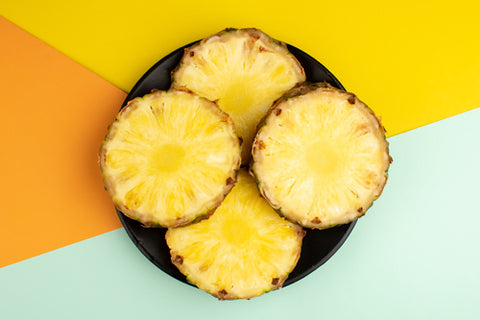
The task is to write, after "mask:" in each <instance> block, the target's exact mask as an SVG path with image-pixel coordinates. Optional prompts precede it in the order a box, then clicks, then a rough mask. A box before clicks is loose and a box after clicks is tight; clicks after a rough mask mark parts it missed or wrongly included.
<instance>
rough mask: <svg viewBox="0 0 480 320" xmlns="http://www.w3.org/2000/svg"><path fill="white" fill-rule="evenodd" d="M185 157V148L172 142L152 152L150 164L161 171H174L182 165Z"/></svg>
mask: <svg viewBox="0 0 480 320" xmlns="http://www.w3.org/2000/svg"><path fill="white" fill-rule="evenodd" d="M184 158H185V150H184V149H183V148H182V147H180V146H178V145H172V144H164V145H162V146H160V147H159V148H158V149H157V150H155V151H154V152H152V156H151V159H150V166H151V167H152V168H156V169H157V170H158V171H159V172H163V173H174V172H176V171H177V170H178V168H179V167H180V166H181V164H182V162H183V160H184Z"/></svg>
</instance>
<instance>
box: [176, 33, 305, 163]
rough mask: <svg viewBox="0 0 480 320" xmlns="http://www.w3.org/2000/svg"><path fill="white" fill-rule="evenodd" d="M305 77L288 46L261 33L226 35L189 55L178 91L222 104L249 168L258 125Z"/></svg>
mask: <svg viewBox="0 0 480 320" xmlns="http://www.w3.org/2000/svg"><path fill="white" fill-rule="evenodd" d="M304 80H305V73H304V70H303V68H302V66H301V65H300V63H299V62H298V61H297V59H296V58H295V57H294V56H293V55H292V54H291V53H290V52H289V51H288V49H287V47H286V45H285V44H283V43H281V42H279V41H277V40H274V39H272V38H270V37H269V36H268V35H266V34H265V33H263V32H261V31H260V30H258V29H226V30H224V31H222V32H220V33H217V34H215V35H212V36H210V37H208V38H205V39H203V40H202V41H200V42H199V43H197V44H195V45H193V46H191V47H190V48H188V49H186V50H185V53H184V56H183V58H182V60H181V61H180V64H179V66H178V67H177V69H176V70H175V71H174V72H173V75H172V87H181V86H184V87H187V88H189V89H190V90H192V91H194V92H195V93H197V94H199V95H200V96H203V97H206V98H207V99H209V100H212V101H216V102H217V103H218V105H219V107H220V109H222V110H223V111H225V112H227V113H228V114H229V115H230V116H231V117H232V119H233V121H234V122H235V125H236V128H237V133H238V135H239V136H240V137H241V138H242V139H243V145H242V162H243V164H248V163H249V161H250V157H251V152H250V151H251V146H252V141H253V138H254V136H255V132H256V126H257V124H258V122H259V121H260V120H261V119H262V118H263V117H264V116H265V114H266V113H267V112H268V110H269V108H270V106H271V105H272V104H273V102H274V101H275V100H276V99H278V98H279V97H280V96H281V95H282V94H283V93H284V92H285V91H287V90H289V89H291V88H292V87H293V86H294V85H295V84H296V83H298V82H302V81H304Z"/></svg>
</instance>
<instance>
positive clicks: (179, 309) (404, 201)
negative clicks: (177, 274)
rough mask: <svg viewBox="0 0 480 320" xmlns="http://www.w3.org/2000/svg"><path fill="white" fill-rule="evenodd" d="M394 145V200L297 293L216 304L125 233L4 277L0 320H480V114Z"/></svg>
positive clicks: (21, 266)
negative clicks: (176, 277)
mask: <svg viewBox="0 0 480 320" xmlns="http://www.w3.org/2000/svg"><path fill="white" fill-rule="evenodd" d="M389 141H390V150H391V154H392V156H393V158H394V162H393V164H392V167H391V169H390V178H389V181H388V183H387V186H386V188H385V191H384V194H383V195H382V197H381V198H380V199H379V200H377V202H376V203H375V204H374V206H373V207H372V209H371V210H370V211H369V212H368V213H367V215H366V216H365V217H363V218H361V219H360V220H359V221H358V223H357V225H356V227H355V229H354V230H353V233H352V234H351V236H350V237H349V238H348V239H347V242H346V243H345V244H344V245H343V246H342V248H341V249H340V250H339V251H338V252H337V253H336V254H335V255H334V256H333V257H332V259H330V260H329V261H328V262H327V263H326V264H325V265H323V266H322V267H321V268H320V269H317V270H316V271H315V272H313V273H312V274H311V275H309V276H308V277H306V278H304V279H303V280H301V281H299V282H297V283H295V284H293V285H290V286H288V287H286V288H283V289H281V290H278V291H275V292H271V293H268V294H265V295H263V296H261V297H258V298H254V299H252V300H250V301H223V302H221V301H217V300H216V299H215V298H213V297H211V296H209V295H207V294H206V293H203V292H201V291H200V290H198V289H195V288H193V287H190V286H187V285H185V284H182V283H181V282H178V281H177V280H174V279H173V278H170V277H169V276H167V275H166V274H164V273H163V272H162V271H160V270H159V269H157V268H156V267H155V266H154V265H153V264H151V263H150V262H149V261H148V260H147V259H146V258H144V257H143V255H142V254H141V253H140V252H139V251H138V250H137V249H136V248H135V246H134V245H133V243H132V242H131V241H130V240H129V238H128V237H127V235H126V233H125V232H124V231H123V229H119V230H115V231H113V232H110V233H107V234H104V235H101V236H98V237H95V238H92V239H89V240H86V241H83V242H79V243H77V244H74V245H71V246H69V247H66V248H62V249H59V250H56V251H53V252H50V253H47V254H44V255H41V256H38V257H35V258H32V259H29V260H26V261H23V262H20V263H17V264H14V265H11V266H7V267H5V268H2V269H0V318H1V319H167V318H179V319H186V318H195V319H206V318H221V319H249V320H250V319H292V318H293V319H297V318H304V319H305V318H313V319H353V318H355V319H452V318H454V319H480V250H479V244H480V231H479V226H480V209H479V205H478V203H479V199H480V194H479V191H480V188H479V181H480V171H479V164H480V109H475V110H473V111H470V112H467V113H464V114H460V115H458V116H455V117H453V118H449V119H446V120H443V121H440V122H437V123H434V124H431V125H429V126H426V127H422V128H419V129H416V130H413V131H410V132H407V133H403V134H401V135H398V136H395V137H393V138H390V139H389ZM112 214H114V212H113V211H112ZM32 241H34V240H33V239H32Z"/></svg>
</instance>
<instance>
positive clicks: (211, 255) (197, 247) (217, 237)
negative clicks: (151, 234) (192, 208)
mask: <svg viewBox="0 0 480 320" xmlns="http://www.w3.org/2000/svg"><path fill="white" fill-rule="evenodd" d="M304 235H305V231H304V230H303V229H302V228H301V227H300V226H298V225H296V224H293V223H291V222H289V221H288V220H286V219H284V218H282V217H280V216H279V215H278V214H277V213H276V212H275V211H274V210H273V209H272V207H270V206H269V204H268V203H267V202H266V201H265V199H263V198H262V197H261V196H260V194H259V193H258V189H257V187H256V184H255V182H254V180H253V179H252V177H250V176H249V175H248V173H247V171H246V170H245V169H241V170H240V171H239V173H238V183H237V184H236V186H235V187H234V188H233V189H232V191H231V192H230V194H229V195H228V196H227V197H226V198H225V200H224V201H223V203H222V204H221V205H220V207H218V209H217V210H216V211H215V213H214V214H213V215H212V216H210V217H209V218H208V219H207V220H203V221H200V222H199V223H195V224H191V225H189V226H186V227H181V228H173V229H168V231H167V233H166V240H167V244H168V246H169V247H170V252H171V256H172V262H173V264H175V266H177V268H178V269H179V270H180V271H181V272H182V273H183V274H184V275H185V276H186V277H187V279H188V281H190V282H191V283H193V284H195V285H196V286H198V287H199V288H200V289H202V290H204V291H206V292H208V293H210V294H212V295H214V296H215V297H217V298H219V299H222V300H223V299H249V298H253V297H256V296H259V295H261V294H263V293H265V292H268V291H270V290H273V289H277V288H280V287H281V286H282V285H283V282H284V281H285V280H286V279H287V276H288V274H289V273H290V272H291V271H292V270H293V269H294V267H295V265H296V264H297V261H298V259H299V257H300V251H301V246H302V239H303V236H304Z"/></svg>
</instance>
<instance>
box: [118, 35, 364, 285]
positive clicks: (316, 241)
mask: <svg viewBox="0 0 480 320" xmlns="http://www.w3.org/2000/svg"><path fill="white" fill-rule="evenodd" d="M192 44H193V43H191V44H188V45H186V46H184V47H182V48H179V49H177V50H175V51H174V52H172V53H170V54H169V55H167V56H166V57H164V58H163V59H161V60H160V61H158V62H157V63H156V64H155V65H154V66H153V67H151V68H150V70H148V71H147V72H146V73H145V74H144V75H143V76H142V78H141V79H140V80H139V81H138V82H137V83H136V84H135V86H134V87H133V89H132V91H130V93H129V94H128V96H127V98H126V99H125V101H124V103H123V105H122V108H123V107H124V106H125V105H126V104H127V102H128V101H130V100H131V99H133V98H135V97H139V96H143V95H145V94H147V93H149V92H150V91H151V90H152V89H160V90H167V89H168V88H169V87H170V73H171V71H172V70H173V69H174V68H175V67H176V66H177V64H178V63H179V62H180V59H181V58H182V55H183V51H184V49H185V48H186V47H189V46H190V45H192ZM288 49H289V50H290V52H292V53H293V54H294V55H295V57H296V58H297V59H298V61H300V63H301V64H302V66H303V68H304V69H305V73H306V76H307V81H310V82H320V81H326V82H328V83H330V84H331V85H332V86H334V87H337V88H340V89H344V88H343V86H342V84H341V83H340V82H339V81H338V80H337V79H336V78H335V77H334V76H333V74H332V73H330V71H328V70H327V69H326V68H325V67H324V66H323V65H322V64H321V63H319V62H318V61H316V60H315V59H313V58H312V57H311V56H309V55H308V54H306V53H305V52H303V51H301V50H299V49H297V48H295V47H293V46H290V45H288ZM117 213H118V216H119V217H120V221H121V222H122V224H123V226H124V228H125V230H126V231H127V233H128V235H129V236H130V238H131V239H132V241H133V242H134V243H135V245H136V246H137V247H138V249H139V250H140V251H141V252H142V253H143V254H144V255H145V256H146V257H147V258H148V259H149V260H150V261H151V262H153V263H154V264H155V265H156V266H157V267H159V268H160V269H161V270H163V271H164V272H166V273H167V274H169V275H170V276H172V277H174V278H176V279H178V280H180V281H182V282H185V283H188V282H187V280H186V278H185V276H184V275H183V274H181V273H180V272H179V271H178V269H177V268H176V267H175V266H174V265H173V264H172V263H171V261H170V250H169V248H168V246H167V244H166V242H165V232H166V229H164V228H144V227H142V226H141V225H140V223H138V222H137V221H135V220H132V219H130V218H128V217H126V216H125V215H124V214H123V213H121V212H120V211H118V210H117ZM355 223H356V221H354V222H351V223H349V224H346V225H342V226H338V227H334V228H331V229H327V230H322V231H320V230H308V231H307V234H306V236H305V238H304V239H303V247H302V253H301V256H300V260H299V261H298V263H297V266H296V267H295V269H294V270H293V271H292V273H290V276H289V277H288V279H287V280H286V281H285V283H284V286H287V285H289V284H291V283H294V282H296V281H298V280H300V279H302V278H303V277H305V276H306V275H308V274H309V273H311V272H312V271H314V270H315V269H317V268H318V267H320V266H321V265H322V264H324V263H325V262H326V261H327V260H328V259H329V258H330V257H331V256H332V255H333V254H334V253H335V252H336V251H337V250H338V249H339V248H340V246H341V245H342V244H343V243H344V242H345V240H346V239H347V237H348V235H349V234H350V232H351V231H352V229H353V227H354V225H355Z"/></svg>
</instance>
